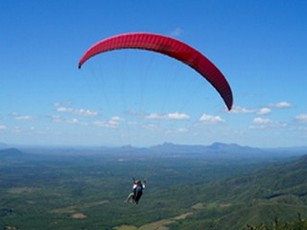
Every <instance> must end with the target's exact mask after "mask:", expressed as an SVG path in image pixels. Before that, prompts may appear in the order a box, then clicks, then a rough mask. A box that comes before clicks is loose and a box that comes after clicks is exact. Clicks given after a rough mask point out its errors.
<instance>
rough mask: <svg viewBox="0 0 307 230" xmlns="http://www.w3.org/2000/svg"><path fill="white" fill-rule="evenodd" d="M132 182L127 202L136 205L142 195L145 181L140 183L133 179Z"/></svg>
mask: <svg viewBox="0 0 307 230" xmlns="http://www.w3.org/2000/svg"><path fill="white" fill-rule="evenodd" d="M133 181H134V182H133V192H132V193H130V194H129V196H128V199H127V201H130V202H132V203H135V204H138V202H139V200H140V199H141V196H142V195H143V190H144V188H145V183H146V181H144V182H143V183H142V182H141V181H139V180H135V179H134V178H133Z"/></svg>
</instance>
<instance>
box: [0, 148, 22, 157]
mask: <svg viewBox="0 0 307 230" xmlns="http://www.w3.org/2000/svg"><path fill="white" fill-rule="evenodd" d="M24 155H25V153H24V152H22V151H20V150H19V149H16V148H8V149H1V150H0V158H4V157H21V156H24Z"/></svg>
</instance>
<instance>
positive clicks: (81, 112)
mask: <svg viewBox="0 0 307 230" xmlns="http://www.w3.org/2000/svg"><path fill="white" fill-rule="evenodd" d="M57 112H60V113H71V114H75V115H80V116H97V115H98V112H96V111H91V110H89V109H73V108H67V107H58V108H57Z"/></svg>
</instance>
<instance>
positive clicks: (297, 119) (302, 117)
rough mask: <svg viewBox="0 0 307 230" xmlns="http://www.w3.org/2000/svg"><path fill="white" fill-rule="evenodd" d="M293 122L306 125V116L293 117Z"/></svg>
mask: <svg viewBox="0 0 307 230" xmlns="http://www.w3.org/2000/svg"><path fill="white" fill-rule="evenodd" d="M295 120H296V121H297V122H300V123H307V114H306V113H305V114H299V115H297V116H296V117H295Z"/></svg>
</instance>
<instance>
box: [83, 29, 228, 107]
mask: <svg viewBox="0 0 307 230" xmlns="http://www.w3.org/2000/svg"><path fill="white" fill-rule="evenodd" d="M116 49H145V50H150V51H154V52H158V53H162V54H165V55H168V56H170V57H172V58H175V59H177V60H179V61H182V62H183V63H185V64H187V65H189V66H190V67H192V68H193V69H194V70H196V71H197V72H198V73H200V74H201V75H202V76H203V77H204V78H205V79H207V80H208V81H209V82H210V83H211V84H212V86H213V87H214V88H215V89H216V90H217V91H218V93H219V94H220V95H221V97H222V98H223V100H224V102H225V104H226V106H227V108H228V110H230V109H231V107H232V103H233V98H232V91H231V88H230V86H229V84H228V82H227V80H226V79H225V77H224V75H223V74H222V73H221V71H220V70H219V69H218V68H217V67H216V66H215V65H214V64H213V63H212V62H211V61H210V60H209V59H208V58H206V57H205V56H204V55H203V54H201V53H200V52H199V51H197V50H196V49H194V48H193V47H191V46H189V45H187V44H185V43H183V42H181V41H179V40H176V39H174V38H171V37H167V36H163V35H158V34H152V33H126V34H120V35H116V36H112V37H109V38H106V39H104V40H102V41H100V42H98V43H96V44H95V45H93V46H92V47H90V48H89V49H88V50H87V51H86V52H85V54H84V55H83V57H82V58H81V59H80V61H79V69H80V68H81V66H82V65H83V64H84V63H85V62H86V61H87V60H88V59H90V58H91V57H93V56H95V55H97V54H100V53H103V52H106V51H111V50H116Z"/></svg>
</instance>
